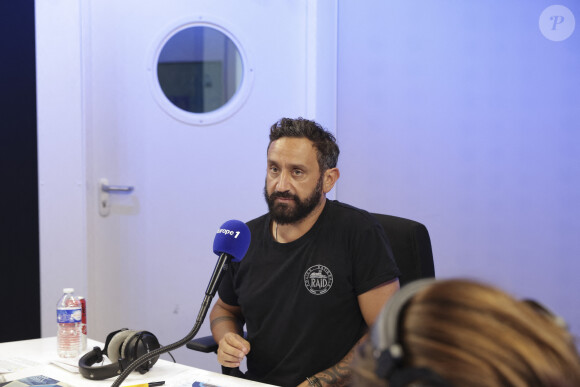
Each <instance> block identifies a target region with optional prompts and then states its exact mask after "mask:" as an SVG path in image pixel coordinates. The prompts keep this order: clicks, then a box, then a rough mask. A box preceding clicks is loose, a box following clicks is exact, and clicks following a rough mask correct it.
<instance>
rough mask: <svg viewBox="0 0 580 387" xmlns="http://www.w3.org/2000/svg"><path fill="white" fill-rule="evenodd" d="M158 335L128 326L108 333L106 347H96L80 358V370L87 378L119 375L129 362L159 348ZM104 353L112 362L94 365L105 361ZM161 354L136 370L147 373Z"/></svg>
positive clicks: (98, 378) (97, 378)
mask: <svg viewBox="0 0 580 387" xmlns="http://www.w3.org/2000/svg"><path fill="white" fill-rule="evenodd" d="M159 347H160V345H159V341H158V340H157V337H155V335H154V334H153V333H151V332H147V331H133V330H129V329H127V328H123V329H120V330H118V331H114V332H111V333H109V334H108V335H107V340H106V341H105V349H103V350H101V348H99V347H94V348H93V350H92V351H90V352H88V353H86V354H85V355H84V356H83V357H81V358H80V360H79V372H80V373H81V375H82V376H84V377H85V378H87V379H93V380H103V379H108V378H112V377H114V376H118V375H120V374H121V372H123V370H124V369H125V368H127V366H128V365H129V364H131V363H132V362H133V361H135V360H136V359H138V358H140V357H141V356H142V355H144V354H146V353H149V352H151V351H153V350H155V349H157V348H159ZM103 355H105V356H107V357H108V358H109V360H111V364H108V365H105V366H100V367H92V365H93V364H95V363H101V362H102V361H103ZM157 359H159V356H154V357H153V358H152V359H150V360H148V361H147V362H145V363H144V364H143V365H141V366H139V367H138V368H137V369H136V371H139V372H140V373H141V374H144V373H146V372H147V371H149V370H150V369H151V367H153V364H155V362H157Z"/></svg>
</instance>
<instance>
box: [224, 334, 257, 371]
mask: <svg viewBox="0 0 580 387" xmlns="http://www.w3.org/2000/svg"><path fill="white" fill-rule="evenodd" d="M248 352H250V343H249V342H248V341H247V340H246V339H244V338H243V337H242V336H240V335H238V334H237V333H233V332H229V333H226V334H225V335H224V337H223V338H222V339H221V340H220V342H219V348H218V351H217V358H218V363H220V364H221V365H223V366H224V367H229V368H235V367H239V366H240V362H241V361H242V360H243V359H244V357H245V356H246V355H247V354H248Z"/></svg>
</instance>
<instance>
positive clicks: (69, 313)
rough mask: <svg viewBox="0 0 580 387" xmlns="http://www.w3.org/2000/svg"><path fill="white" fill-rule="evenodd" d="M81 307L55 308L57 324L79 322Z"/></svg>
mask: <svg viewBox="0 0 580 387" xmlns="http://www.w3.org/2000/svg"><path fill="white" fill-rule="evenodd" d="M81 318H82V311H81V308H62V309H57V310H56V322H57V323H59V324H67V323H80V322H81Z"/></svg>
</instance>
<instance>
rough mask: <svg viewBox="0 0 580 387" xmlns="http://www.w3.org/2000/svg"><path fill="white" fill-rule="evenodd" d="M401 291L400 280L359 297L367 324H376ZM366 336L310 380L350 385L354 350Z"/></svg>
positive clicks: (301, 385)
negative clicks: (396, 293) (335, 362)
mask: <svg viewBox="0 0 580 387" xmlns="http://www.w3.org/2000/svg"><path fill="white" fill-rule="evenodd" d="M397 290H399V280H397V279H395V280H393V281H391V282H387V283H384V284H382V285H379V286H377V287H376V288H373V289H371V290H369V291H368V292H366V293H363V294H361V295H360V296H358V303H359V307H360V310H361V313H362V315H363V317H364V319H365V322H366V323H367V325H368V326H369V327H370V326H372V325H373V324H374V322H375V320H376V318H377V316H378V315H379V312H380V311H381V309H382V307H383V305H385V303H386V302H387V301H388V300H389V298H391V296H392V295H393V294H395V292H396V291H397ZM367 336H368V334H366V335H364V336H363V337H362V338H361V339H360V340H359V341H358V343H357V344H356V345H355V346H354V347H353V348H352V349H351V350H350V351H349V352H348V353H347V354H346V356H345V357H343V358H342V360H341V361H339V362H338V363H337V364H335V365H334V366H332V367H330V368H328V369H326V370H324V371H321V372H318V373H317V374H316V375H312V377H310V379H311V380H312V383H315V384H316V379H318V382H319V383H320V385H321V386H347V385H349V383H350V375H351V373H350V362H351V360H352V358H353V355H354V349H355V348H356V346H357V345H358V344H360V343H361V342H362V341H364V340H365V339H366V337H367ZM310 385H311V383H310V382H309V381H308V380H305V381H304V382H302V383H300V385H299V387H307V386H310Z"/></svg>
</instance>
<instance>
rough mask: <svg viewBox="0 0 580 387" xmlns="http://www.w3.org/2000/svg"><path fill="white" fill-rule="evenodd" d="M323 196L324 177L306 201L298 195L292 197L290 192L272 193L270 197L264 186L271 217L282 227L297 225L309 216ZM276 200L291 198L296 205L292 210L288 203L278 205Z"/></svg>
mask: <svg viewBox="0 0 580 387" xmlns="http://www.w3.org/2000/svg"><path fill="white" fill-rule="evenodd" d="M321 195H322V176H320V179H318V182H317V183H316V187H315V188H314V190H313V191H312V193H311V194H310V195H309V196H308V197H307V198H306V199H304V201H302V200H300V198H299V197H298V196H296V195H292V194H291V193H289V192H288V191H286V192H272V194H271V195H268V191H267V189H266V185H264V198H265V199H266V203H268V210H269V211H270V216H271V217H272V219H273V220H274V221H275V222H276V223H277V224H280V225H284V224H292V223H296V222H298V221H300V220H302V219H304V218H306V217H307V216H308V214H310V213H311V212H312V211H313V210H314V209H315V208H316V206H317V205H318V203H319V202H320V196H321ZM276 198H290V199H293V200H294V203H296V205H295V206H294V208H291V207H289V206H288V204H286V203H276Z"/></svg>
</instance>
